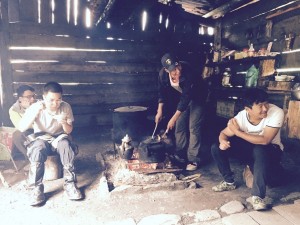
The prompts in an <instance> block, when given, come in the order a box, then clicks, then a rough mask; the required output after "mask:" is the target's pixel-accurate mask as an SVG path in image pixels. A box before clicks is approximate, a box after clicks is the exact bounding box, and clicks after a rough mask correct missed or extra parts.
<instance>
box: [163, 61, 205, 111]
mask: <svg viewBox="0 0 300 225" xmlns="http://www.w3.org/2000/svg"><path fill="white" fill-rule="evenodd" d="M180 64H181V67H182V70H181V76H180V78H179V86H180V88H181V89H182V93H180V92H179V91H176V90H175V89H174V88H173V87H172V86H171V83H170V79H169V74H168V73H167V72H165V70H164V68H162V69H161V70H160V72H159V78H158V102H159V103H167V104H170V101H171V102H172V103H174V104H177V107H176V109H177V110H178V111H180V112H183V111H185V110H186V109H187V107H188V105H189V103H190V101H191V100H194V101H195V102H197V103H199V104H201V105H204V103H205V102H206V98H207V95H208V88H207V85H206V83H205V81H204V80H203V79H202V77H201V74H197V73H195V71H193V69H192V68H191V66H190V65H189V64H188V63H186V62H180Z"/></svg>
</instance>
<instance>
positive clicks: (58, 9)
mask: <svg viewBox="0 0 300 225" xmlns="http://www.w3.org/2000/svg"><path fill="white" fill-rule="evenodd" d="M54 16H55V20H54V21H55V22H54V23H55V24H59V25H65V24H67V22H68V21H67V0H55V9H54Z"/></svg>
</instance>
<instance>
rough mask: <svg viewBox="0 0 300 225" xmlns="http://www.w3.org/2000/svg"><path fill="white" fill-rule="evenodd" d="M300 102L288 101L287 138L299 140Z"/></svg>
mask: <svg viewBox="0 0 300 225" xmlns="http://www.w3.org/2000/svg"><path fill="white" fill-rule="evenodd" d="M299 116H300V101H290V102H289V109H288V137H289V138H297V139H300V122H299Z"/></svg>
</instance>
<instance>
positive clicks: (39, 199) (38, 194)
mask: <svg viewBox="0 0 300 225" xmlns="http://www.w3.org/2000/svg"><path fill="white" fill-rule="evenodd" d="M30 192H31V193H30V202H29V204H30V205H31V206H36V205H40V204H42V203H43V202H44V201H45V200H46V198H45V195H44V185H40V186H37V187H34V188H33V189H32V190H30Z"/></svg>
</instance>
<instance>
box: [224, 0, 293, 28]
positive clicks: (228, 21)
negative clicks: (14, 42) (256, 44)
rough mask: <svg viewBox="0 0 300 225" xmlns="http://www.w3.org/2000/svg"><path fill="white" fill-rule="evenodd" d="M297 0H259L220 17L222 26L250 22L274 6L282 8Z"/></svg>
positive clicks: (269, 11) (261, 16)
mask: <svg viewBox="0 0 300 225" xmlns="http://www.w3.org/2000/svg"><path fill="white" fill-rule="evenodd" d="M297 1H298V0H294V1H289V2H287V0H276V1H268V4H266V3H265V1H259V2H257V3H255V4H252V5H249V6H247V7H244V8H242V9H240V10H238V11H233V12H230V13H227V14H226V15H225V16H224V17H223V18H222V23H223V27H231V26H234V25H238V24H243V23H252V21H253V20H257V19H258V18H263V19H264V20H265V18H264V17H265V16H266V15H268V14H269V13H271V12H274V11H275V9H276V8H283V7H287V6H289V5H293V4H295V3H296V2H297Z"/></svg>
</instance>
